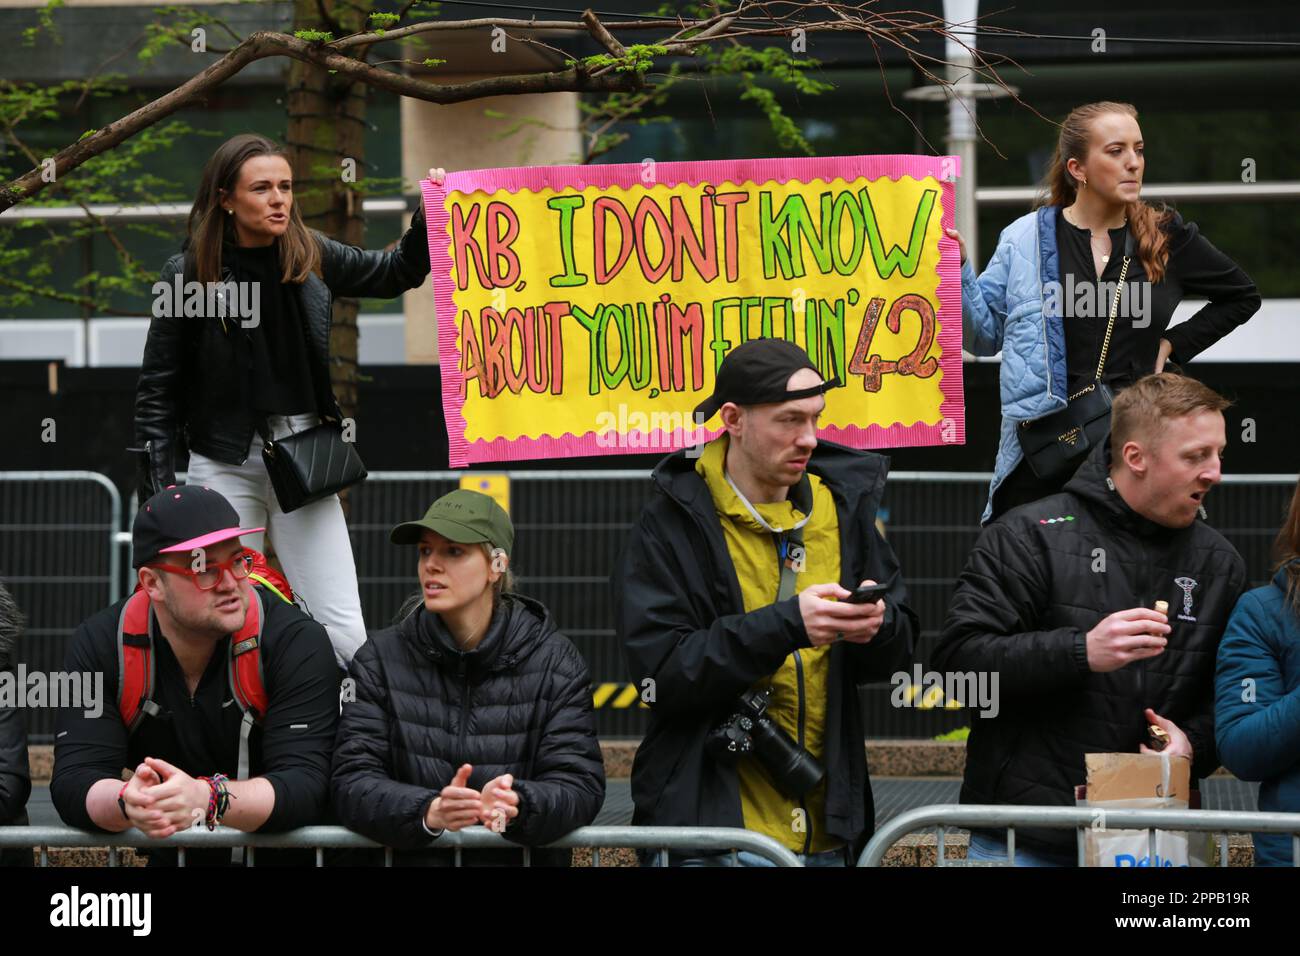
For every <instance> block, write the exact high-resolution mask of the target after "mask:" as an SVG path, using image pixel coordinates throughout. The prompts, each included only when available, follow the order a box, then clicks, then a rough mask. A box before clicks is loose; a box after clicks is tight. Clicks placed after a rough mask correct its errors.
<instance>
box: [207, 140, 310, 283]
mask: <svg viewBox="0 0 1300 956" xmlns="http://www.w3.org/2000/svg"><path fill="white" fill-rule="evenodd" d="M256 156H280V157H282V158H283V159H284V160H285V162H288V161H289V158H288V156H286V155H285V152H284V149H283V148H282V147H280V146H279V144H277V143H275V142H274V141H273V140H270V139H267V138H266V137H265V136H259V135H257V134H256V133H240V134H239V135H238V136H232V137H231V138H230V139H228V140H226V141H225V142H224V143H222V144H221V145H220V146H218V147H217V151H216V152H215V153H213V154H212V157H211V158H210V159H209V160H208V161H207V164H206V165H205V166H204V167H203V175H202V176H201V177H200V179H199V191H198V195H196V196H195V197H194V206H193V207H192V208H191V209H190V219H189V239H190V248H189V250H188V253H187V256H186V258H187V265H189V267H190V268H192V269H193V270H194V272H193V274H192V275H190V274H187V275H186V278H187V279H193V280H197V281H199V282H220V281H221V243H222V241H223V240H224V241H227V242H232V243H233V242H235V241H236V234H235V224H234V218H235V217H234V216H230V215H227V214H226V211H225V209H224V208H223V207H222V205H221V190H223V189H224V190H225V191H226V195H227V196H230V195H232V194H233V193H234V191H235V186H236V185H237V184H238V183H239V173H240V170H241V169H242V168H243V166H244V163H245V162H247V161H248V160H250V159H253V158H254V157H256ZM275 243H276V245H277V246H278V247H279V251H280V264H281V266H282V268H283V270H284V271H283V274H282V276H281V279H280V281H281V282H299V283H301V282H304V281H306V279H307V276H308V274H309V273H312V272H315V273H317V274H319V273H320V268H321V265H320V246H319V245H318V244H317V242H316V240H315V238H314V237H313V236H312V234H311V232H310V231H308V229H307V226H306V224H305V223H304V222H303V220H302V212H301V211H300V210H299V209H298V203H297V202H296V201H295V202H291V203H290V204H289V226H288V228H287V229H286V230H285V232H284V234H283V235H281V236H277V237H276V239H275Z"/></svg>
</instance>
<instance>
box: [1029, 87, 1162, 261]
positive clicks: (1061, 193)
mask: <svg viewBox="0 0 1300 956" xmlns="http://www.w3.org/2000/svg"><path fill="white" fill-rule="evenodd" d="M1107 113H1123V114H1124V115H1126V116H1131V117H1133V119H1137V115H1138V114H1137V110H1136V109H1135V108H1134V107H1133V105H1132V104H1131V103H1112V102H1110V101H1109V100H1103V101H1102V102H1100V103H1088V104H1086V105H1084V106H1079V107H1076V108H1074V109H1072V110H1071V111H1070V115H1069V116H1067V117H1066V118H1065V122H1064V123H1062V124H1061V135H1060V137H1059V138H1058V139H1057V141H1056V150H1055V151H1054V152H1053V153H1052V162H1051V165H1050V166H1048V168H1047V175H1046V176H1044V177H1043V182H1042V184H1041V185H1042V190H1043V194H1042V195H1040V196H1039V199H1038V202H1037V203H1035V208H1037V207H1038V206H1069V205H1071V204H1072V203H1073V202H1074V200H1075V197H1076V195H1077V193H1078V190H1079V183H1078V181H1077V180H1076V179H1075V178H1074V177H1073V176H1071V175H1070V170H1069V167H1068V165H1067V164H1068V163H1069V161H1070V160H1072V159H1074V160H1078V161H1079V162H1081V163H1082V162H1084V161H1085V160H1086V159H1087V158H1088V149H1089V147H1090V146H1091V143H1092V124H1093V121H1094V120H1096V119H1097V117H1099V116H1103V115H1105V114H1107ZM1124 215H1125V216H1127V217H1128V225H1129V229H1131V230H1132V232H1133V241H1134V243H1135V244H1136V245H1137V251H1138V258H1139V259H1141V260H1142V267H1143V268H1144V269H1145V270H1146V274H1147V278H1148V279H1150V280H1151V281H1152V282H1159V281H1160V280H1161V279H1163V278H1164V276H1165V266H1166V265H1168V263H1169V236H1168V234H1167V233H1166V232H1165V231H1164V228H1163V227H1164V226H1166V225H1167V224H1168V223H1169V222H1170V221H1171V220H1172V219H1173V215H1174V214H1173V211H1172V210H1171V209H1169V208H1168V207H1167V206H1165V205H1163V204H1162V205H1161V206H1159V207H1158V208H1157V207H1155V206H1152V205H1151V204H1150V203H1148V202H1146V201H1144V200H1142V199H1138V200H1136V201H1134V202H1131V203H1127V204H1126V205H1125V210H1124Z"/></svg>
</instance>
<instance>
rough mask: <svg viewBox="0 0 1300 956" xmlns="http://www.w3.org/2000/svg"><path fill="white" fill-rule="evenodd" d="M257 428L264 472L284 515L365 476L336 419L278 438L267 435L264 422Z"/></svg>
mask: <svg viewBox="0 0 1300 956" xmlns="http://www.w3.org/2000/svg"><path fill="white" fill-rule="evenodd" d="M257 431H258V434H260V435H261V436H262V461H263V462H265V464H266V473H267V474H268V475H270V476H271V487H272V488H274V489H275V497H276V500H277V501H279V502H280V510H281V511H283V512H284V513H285V514H288V513H289V512H291V511H296V510H297V509H299V508H301V507H302V506H303V505H306V504H310V503H311V502H313V501H318V500H319V499H321V498H327V497H329V496H330V495H332V494H336V493H337V492H339V491H342V490H343V489H344V488H347V487H349V486H350V485H355V484H356V483H357V482H359V481H363V480H364V479H365V477H366V466H365V465H363V464H362V463H361V456H360V455H358V454H357V449H356V447H355V446H354V445H353V443H352V442H350V441H344V439H343V426H342V425H340V424H339V423H338V422H322V423H321V424H319V425H314V426H312V427H311V428H306V429H303V430H302V431H300V432H293V433H292V434H289V435H285V436H284V437H283V438H278V439H272V438H271V434H270V430H269V429H268V428H267V427H266V423H265V422H263V423H262V424H260V425H259V426H258V429H257Z"/></svg>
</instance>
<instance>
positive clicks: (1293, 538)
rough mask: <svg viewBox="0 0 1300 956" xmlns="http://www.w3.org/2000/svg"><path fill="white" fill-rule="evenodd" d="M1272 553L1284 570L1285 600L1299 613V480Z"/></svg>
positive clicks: (1279, 566) (1278, 566)
mask: <svg viewBox="0 0 1300 956" xmlns="http://www.w3.org/2000/svg"><path fill="white" fill-rule="evenodd" d="M1273 553H1274V554H1275V555H1276V556H1277V559H1278V563H1277V568H1278V570H1282V571H1285V572H1286V598H1287V602H1288V603H1289V604H1290V605H1291V609H1292V610H1293V611H1295V612H1296V614H1297V615H1300V482H1296V487H1295V494H1294V495H1292V496H1291V507H1290V508H1288V509H1287V513H1286V520H1285V521H1283V522H1282V530H1281V531H1279V532H1278V535H1277V541H1276V542H1274V545H1273Z"/></svg>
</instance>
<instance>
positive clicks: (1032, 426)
mask: <svg viewBox="0 0 1300 956" xmlns="http://www.w3.org/2000/svg"><path fill="white" fill-rule="evenodd" d="M1132 253H1133V234H1132V233H1131V232H1130V233H1129V234H1128V235H1127V237H1126V238H1125V241H1124V265H1123V267H1122V268H1121V269H1120V273H1119V283H1118V284H1117V286H1116V288H1115V300H1114V301H1113V302H1112V303H1111V307H1110V320H1109V321H1108V322H1107V323H1106V337H1105V339H1104V340H1103V341H1102V345H1101V357H1100V359H1099V360H1098V362H1097V374H1096V375H1094V376H1093V380H1092V382H1090V383H1089V384H1088V386H1087V387H1086V388H1082V389H1080V390H1079V391H1077V392H1075V393H1074V394H1073V395H1071V396H1070V398H1069V403H1068V404H1067V405H1066V406H1065V408H1063V409H1061V410H1060V411H1059V412H1053V413H1052V414H1051V415H1044V416H1043V417H1042V418H1033V419H1030V420H1029V421H1026V422H1021V423H1020V427H1019V428H1018V429H1017V433H1018V435H1019V437H1020V449H1021V451H1023V452H1024V455H1025V460H1026V461H1027V462H1029V468H1030V470H1031V471H1033V473H1034V474H1035V475H1036V476H1037V477H1038V478H1040V479H1042V480H1044V481H1052V480H1055V479H1059V478H1062V477H1068V476H1069V475H1071V474H1073V473H1074V470H1075V469H1076V468H1078V467H1079V464H1080V462H1082V461H1083V459H1084V458H1085V457H1087V455H1088V452H1089V450H1091V448H1092V447H1093V446H1094V445H1096V444H1098V443H1100V442H1103V441H1105V440H1106V438H1107V436H1109V435H1110V406H1111V403H1112V402H1113V400H1114V395H1113V394H1112V392H1111V390H1110V388H1109V387H1107V386H1106V385H1104V384H1102V381H1101V374H1102V371H1103V370H1104V369H1105V368H1106V356H1107V354H1109V352H1110V338H1111V335H1112V333H1113V332H1114V331H1115V317H1116V316H1117V315H1118V314H1119V302H1120V298H1121V296H1123V294H1124V282H1125V280H1126V279H1127V278H1128V267H1129V262H1130V261H1132Z"/></svg>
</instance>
